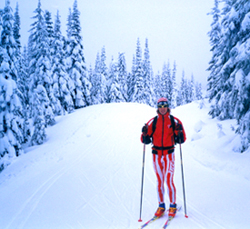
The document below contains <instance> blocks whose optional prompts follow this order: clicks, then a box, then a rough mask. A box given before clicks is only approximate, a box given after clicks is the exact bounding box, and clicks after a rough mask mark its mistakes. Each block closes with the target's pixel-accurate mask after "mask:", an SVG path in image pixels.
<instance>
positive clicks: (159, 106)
mask: <svg viewBox="0 0 250 229" xmlns="http://www.w3.org/2000/svg"><path fill="white" fill-rule="evenodd" d="M157 107H158V108H166V107H168V105H167V104H164V105H158V106H157Z"/></svg>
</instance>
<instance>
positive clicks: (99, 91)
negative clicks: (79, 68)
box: [91, 53, 107, 104]
mask: <svg viewBox="0 0 250 229" xmlns="http://www.w3.org/2000/svg"><path fill="white" fill-rule="evenodd" d="M102 61H103V60H102ZM102 70H103V64H101V58H100V55H99V53H97V56H96V61H95V69H94V73H93V77H92V80H91V83H92V85H93V86H92V90H91V94H92V99H93V104H101V103H105V97H106V89H107V88H106V78H105V75H104V74H103V72H102Z"/></svg>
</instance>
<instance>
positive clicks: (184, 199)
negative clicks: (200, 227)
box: [179, 132, 188, 218]
mask: <svg viewBox="0 0 250 229" xmlns="http://www.w3.org/2000/svg"><path fill="white" fill-rule="evenodd" d="M179 145H180V158H181V173H182V189H183V201H184V211H185V217H186V218H188V215H187V208H186V195H185V184H184V170H183V160H182V150H181V138H180V132H179Z"/></svg>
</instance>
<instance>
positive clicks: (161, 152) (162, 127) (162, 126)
mask: <svg viewBox="0 0 250 229" xmlns="http://www.w3.org/2000/svg"><path fill="white" fill-rule="evenodd" d="M163 138H164V116H163V115H162V139H161V146H162V148H163ZM161 155H162V156H163V149H162V152H161Z"/></svg>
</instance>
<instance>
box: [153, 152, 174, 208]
mask: <svg viewBox="0 0 250 229" xmlns="http://www.w3.org/2000/svg"><path fill="white" fill-rule="evenodd" d="M153 165H154V170H155V173H156V177H157V193H158V201H159V203H164V192H165V189H164V181H165V180H166V184H167V188H168V195H169V201H170V204H175V203H176V188H175V185H174V168H175V154H174V153H171V154H166V155H163V156H161V155H159V156H158V155H157V154H153Z"/></svg>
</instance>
